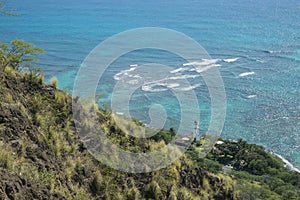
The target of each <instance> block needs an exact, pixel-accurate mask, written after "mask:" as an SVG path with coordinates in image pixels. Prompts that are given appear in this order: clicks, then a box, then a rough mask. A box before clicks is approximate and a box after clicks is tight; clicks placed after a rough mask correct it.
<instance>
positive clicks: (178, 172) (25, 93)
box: [0, 67, 300, 200]
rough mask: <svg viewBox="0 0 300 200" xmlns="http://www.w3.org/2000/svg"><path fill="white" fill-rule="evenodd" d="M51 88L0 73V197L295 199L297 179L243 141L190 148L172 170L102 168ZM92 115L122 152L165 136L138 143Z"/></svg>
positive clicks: (66, 103)
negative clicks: (201, 151) (201, 155)
mask: <svg viewBox="0 0 300 200" xmlns="http://www.w3.org/2000/svg"><path fill="white" fill-rule="evenodd" d="M55 86H56V82H55V81H53V83H52V85H46V84H44V83H43V77H42V76H41V75H31V74H30V73H21V72H19V71H16V70H13V69H11V68H9V67H8V68H6V69H5V72H0V199H18V200H19V199H173V200H175V199H182V200H187V199H219V200H224V199H299V197H298V196H297V194H299V191H300V190H299V188H300V186H299V182H300V181H298V180H300V178H299V177H300V176H299V175H298V174H297V173H295V174H294V173H293V172H289V171H288V170H286V169H284V167H283V164H282V163H281V162H280V161H279V160H278V159H276V158H274V157H272V156H271V155H270V154H268V153H265V152H264V151H261V150H262V149H263V148H260V147H258V146H256V145H253V146H251V148H250V146H247V145H248V144H247V143H243V142H242V141H240V142H239V143H235V142H230V141H224V142H225V143H224V144H223V145H219V146H217V147H216V149H214V150H213V151H212V152H211V153H210V154H209V155H208V157H207V158H205V159H198V158H197V157H196V156H195V155H196V153H197V146H201V144H196V145H195V146H194V147H192V148H190V149H189V151H188V152H187V154H186V155H185V156H183V157H182V158H181V159H180V160H178V161H176V162H175V163H173V164H172V165H171V166H169V167H167V168H165V169H161V170H159V171H156V172H151V173H145V174H127V173H123V172H119V171H116V170H113V169H111V168H109V167H106V166H104V165H103V164H101V163H100V162H98V161H97V160H96V159H94V158H93V157H92V156H91V155H90V153H89V152H88V151H87V150H86V149H85V147H84V146H83V144H82V143H81V142H80V140H79V136H78V134H77V132H76V131H75V127H74V119H73V115H72V106H71V103H72V101H71V97H70V96H69V95H67V94H66V93H65V92H64V91H61V90H59V89H56V87H55ZM98 113H99V123H103V125H104V129H105V130H106V131H107V135H108V137H109V138H111V139H112V140H113V141H114V142H117V143H119V145H123V146H124V148H125V146H126V148H127V149H131V148H134V149H139V150H143V151H150V150H151V146H153V145H163V143H164V142H167V141H168V140H169V135H170V134H171V132H172V131H162V132H160V133H159V136H157V137H154V138H152V139H150V140H147V141H143V142H141V141H140V140H139V139H136V138H134V137H128V136H126V135H125V134H124V133H123V132H122V131H121V130H120V129H119V128H118V127H116V126H115V124H114V122H113V121H112V120H111V118H110V113H109V112H107V111H103V110H100V109H99V110H98ZM125 144H126V145H125ZM241 145H244V146H243V148H239V147H241ZM253 147H257V148H253ZM237 149H240V151H238V150H237ZM249 149H250V150H251V151H253V152H252V154H251V155H252V157H250V156H249V152H250V153H251V151H250V150H249ZM131 150H132V149H131ZM254 153H255V154H254ZM253 155H256V156H253ZM260 156H262V159H271V160H272V162H270V163H268V162H267V163H266V165H263V167H270V166H271V167H270V170H269V171H267V170H264V168H262V169H261V168H260V171H259V170H256V167H255V166H261V165H260V163H259V162H260V161H259V162H258V160H259V159H260V158H261V157H260ZM258 158H259V159H258ZM252 161H253V162H252ZM254 161H257V162H256V163H255V162H254ZM251 162H252V164H250V163H251ZM245 163H246V164H247V163H249V164H248V165H246V164H245ZM228 166H229V167H228ZM226 169H227V170H226ZM224 170H225V172H226V173H225V172H224ZM237 170H239V171H237ZM255 170H256V171H255ZM271 173H273V178H274V180H272V181H273V182H272V183H270V182H271V175H270V174H271ZM281 173H285V176H284V177H281V176H279V175H280V174H281ZM286 177H294V179H293V182H292V181H288V180H285V179H284V178H286ZM275 178H277V179H275ZM275 183H276V184H277V186H276V187H275ZM273 186H274V187H273ZM272 187H273V188H272ZM249 188H250V189H251V190H252V191H253V193H252V192H251V190H249Z"/></svg>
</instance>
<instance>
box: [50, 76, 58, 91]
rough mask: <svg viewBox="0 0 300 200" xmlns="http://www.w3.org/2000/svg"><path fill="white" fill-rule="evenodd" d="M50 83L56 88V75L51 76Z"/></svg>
mask: <svg viewBox="0 0 300 200" xmlns="http://www.w3.org/2000/svg"><path fill="white" fill-rule="evenodd" d="M50 84H51V85H52V86H53V87H55V88H57V86H58V79H57V78H56V77H52V78H51V80H50Z"/></svg>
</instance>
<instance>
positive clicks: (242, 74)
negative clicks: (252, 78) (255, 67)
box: [239, 72, 255, 77]
mask: <svg viewBox="0 0 300 200" xmlns="http://www.w3.org/2000/svg"><path fill="white" fill-rule="evenodd" d="M253 74H255V72H244V73H241V74H240V75H239V77H244V76H249V75H253Z"/></svg>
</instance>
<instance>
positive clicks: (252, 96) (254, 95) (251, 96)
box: [247, 94, 257, 99]
mask: <svg viewBox="0 0 300 200" xmlns="http://www.w3.org/2000/svg"><path fill="white" fill-rule="evenodd" d="M256 97H257V95H256V94H252V95H249V96H247V99H253V98H256Z"/></svg>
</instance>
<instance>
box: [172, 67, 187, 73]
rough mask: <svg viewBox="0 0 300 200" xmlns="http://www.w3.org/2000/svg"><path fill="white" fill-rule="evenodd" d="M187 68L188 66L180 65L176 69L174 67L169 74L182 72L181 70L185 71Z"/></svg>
mask: <svg viewBox="0 0 300 200" xmlns="http://www.w3.org/2000/svg"><path fill="white" fill-rule="evenodd" d="M186 70H188V68H183V67H180V68H178V69H174V70H172V71H170V73H171V74H175V73H178V72H183V71H186Z"/></svg>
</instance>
